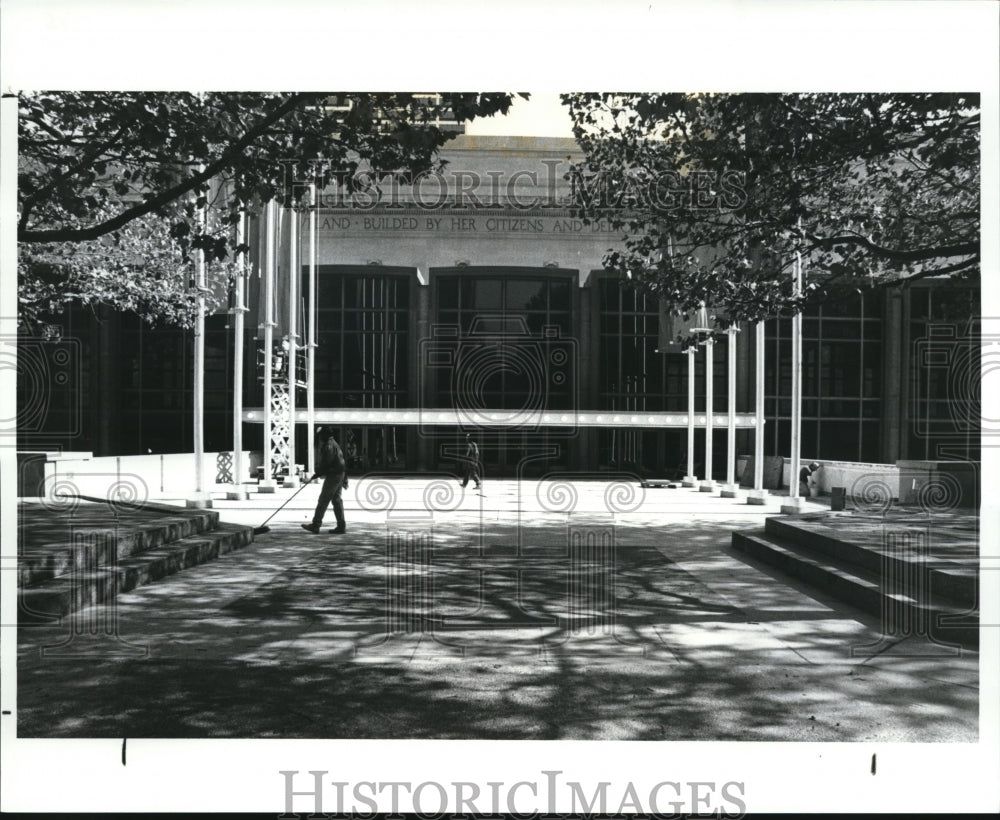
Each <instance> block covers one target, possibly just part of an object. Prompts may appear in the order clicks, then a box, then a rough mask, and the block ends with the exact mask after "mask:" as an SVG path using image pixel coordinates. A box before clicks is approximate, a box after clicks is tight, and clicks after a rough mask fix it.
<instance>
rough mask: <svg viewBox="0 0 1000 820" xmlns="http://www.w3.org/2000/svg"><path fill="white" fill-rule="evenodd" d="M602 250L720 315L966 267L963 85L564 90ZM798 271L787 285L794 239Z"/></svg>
mask: <svg viewBox="0 0 1000 820" xmlns="http://www.w3.org/2000/svg"><path fill="white" fill-rule="evenodd" d="M563 103H564V104H565V105H567V106H568V108H569V111H570V113H571V116H572V119H573V123H574V133H575V135H576V138H577V140H578V142H579V143H580V145H581V147H582V149H583V152H584V159H583V160H582V161H581V162H580V163H578V164H577V165H576V166H574V169H573V171H572V175H573V182H574V200H575V205H576V207H577V208H578V209H579V211H580V213H581V214H582V215H583V216H584V217H585V218H588V219H593V218H596V217H598V216H603V217H605V218H610V219H611V221H612V223H613V225H614V226H615V227H617V228H619V229H622V230H623V232H624V234H625V239H624V249H619V250H615V251H609V252H608V254H607V255H606V257H605V260H604V265H605V267H606V268H607V269H609V270H612V271H615V272H617V273H618V274H619V275H620V276H621V277H622V279H623V280H625V281H630V282H632V283H634V284H635V285H636V286H638V287H640V288H642V289H644V290H645V291H646V292H648V293H651V294H654V295H656V296H658V297H660V298H662V299H664V300H665V301H666V303H667V304H668V305H669V307H670V308H671V309H672V310H673V312H674V313H675V314H678V315H685V316H689V315H691V314H692V313H693V312H694V311H696V310H697V309H698V308H699V306H700V305H702V304H707V305H709V306H712V307H714V308H715V309H716V310H718V312H719V314H720V317H719V319H720V321H719V325H720V326H721V327H725V326H726V325H727V324H729V323H730V322H732V321H740V320H749V321H756V320H758V319H761V318H764V317H767V316H774V315H778V314H782V313H789V312H794V311H797V310H799V309H801V308H802V307H804V306H805V305H806V304H809V303H815V302H819V301H823V300H825V299H829V298H836V297H838V296H842V295H843V294H846V293H850V294H852V295H854V294H856V293H857V292H859V291H864V290H868V289H872V288H884V287H894V286H899V285H903V284H905V283H907V282H912V281H914V280H916V279H920V278H925V277H965V278H975V277H978V275H979V253H980V248H979V230H980V225H979V207H980V203H979V196H980V176H979V126H980V121H979V107H978V106H979V100H978V96H977V95H974V94H592V93H581V94H566V95H563ZM797 254H798V255H799V258H801V261H802V270H803V274H804V280H805V283H804V287H803V290H802V292H801V294H799V295H796V293H795V292H794V291H793V275H792V270H793V265H794V263H795V260H796V255H797Z"/></svg>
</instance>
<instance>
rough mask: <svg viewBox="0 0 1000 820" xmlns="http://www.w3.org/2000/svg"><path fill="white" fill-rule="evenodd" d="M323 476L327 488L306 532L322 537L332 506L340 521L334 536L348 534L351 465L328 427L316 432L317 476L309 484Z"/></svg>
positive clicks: (322, 492) (305, 526) (303, 526)
mask: <svg viewBox="0 0 1000 820" xmlns="http://www.w3.org/2000/svg"><path fill="white" fill-rule="evenodd" d="M319 476H323V488H322V489H321V490H320V492H319V501H318V502H317V504H316V512H314V513H313V519H312V521H311V522H310V523H308V524H303V525H302V529H304V530H308V531H309V532H311V533H313V534H319V530H320V527H321V526H322V525H323V516H324V515H326V508H327V507H328V506H329V505H330V504H331V503H332V504H333V514H334V515H335V516H336V517H337V528H336V529H333V530H330V532H331V533H332V534H334V535H340V534H341V533H344V532H347V524H346V522H345V520H344V499H343V496H342V493H343V491H344V489H345V488H346V487H347V462H346V461H345V459H344V451H343V450H341V449H340V445H339V444H338V443H337V440H336V439H335V438H334V437H333V432H332V431H331V430H329V429H328V428H325V427H321V428H320V429H319V430H317V431H316V475H314V476H313V477H312V478H311V479H309V480H310V481H312V480H313V479H314V478H317V477H319Z"/></svg>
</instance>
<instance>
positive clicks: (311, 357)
mask: <svg viewBox="0 0 1000 820" xmlns="http://www.w3.org/2000/svg"><path fill="white" fill-rule="evenodd" d="M311 194H312V196H311V200H312V209H311V210H310V212H309V339H308V345H309V346H308V347H307V348H306V356H307V360H306V367H307V369H308V372H307V375H306V408H307V410H306V415H307V416H308V419H307V421H308V436H309V439H308V440H309V442H310V446H309V475H315V473H316V453H315V449H316V448H315V447H313V446H312V442H313V441H315V439H316V318H317V313H316V311H317V309H318V308H317V305H316V290H317V288H316V284H317V282H316V241H317V238H316V220H317V211H318V209H319V203H318V201H317V191H316V183H315V182H314V183H313V184H312V186H311Z"/></svg>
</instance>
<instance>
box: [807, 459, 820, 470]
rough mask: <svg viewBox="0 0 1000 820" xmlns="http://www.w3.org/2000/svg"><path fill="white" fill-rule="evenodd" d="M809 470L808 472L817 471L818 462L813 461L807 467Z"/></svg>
mask: <svg viewBox="0 0 1000 820" xmlns="http://www.w3.org/2000/svg"><path fill="white" fill-rule="evenodd" d="M809 469H810V470H818V469H819V462H818V461H814V462H813V463H812V464H810V465H809Z"/></svg>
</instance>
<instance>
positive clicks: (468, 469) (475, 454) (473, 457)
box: [462, 433, 483, 490]
mask: <svg viewBox="0 0 1000 820" xmlns="http://www.w3.org/2000/svg"><path fill="white" fill-rule="evenodd" d="M470 478H471V479H472V480H473V481H475V482H476V489H477V490H482V488H483V482H482V479H480V477H479V445H478V444H476V442H475V441H473V440H472V434H471V433H466V434H465V477H464V478H463V479H462V486H463V487H465V486H466V485H467V484H468V483H469V479H470Z"/></svg>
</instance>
